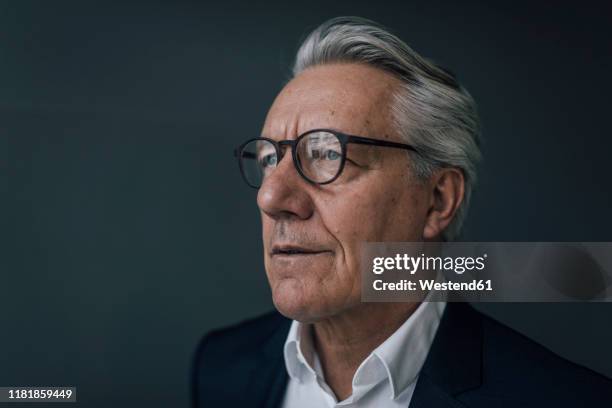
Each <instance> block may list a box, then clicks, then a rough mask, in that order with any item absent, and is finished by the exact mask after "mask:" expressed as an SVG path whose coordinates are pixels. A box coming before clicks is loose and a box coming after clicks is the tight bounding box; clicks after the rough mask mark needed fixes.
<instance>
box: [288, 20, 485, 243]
mask: <svg viewBox="0 0 612 408" xmlns="http://www.w3.org/2000/svg"><path fill="white" fill-rule="evenodd" d="M335 62H356V63H363V64H368V65H370V66H374V67H376V68H380V69H383V70H385V71H388V72H390V73H392V74H394V75H395V76H396V77H398V78H399V79H400V80H401V82H402V85H401V89H399V90H398V92H396V94H395V95H394V96H395V98H394V103H393V106H392V107H391V109H392V115H393V118H394V122H395V126H396V128H397V130H398V132H399V134H400V135H401V136H402V138H403V139H404V140H406V141H407V142H409V143H411V144H413V145H414V146H415V147H416V148H417V150H418V152H419V153H418V154H412V156H411V157H412V159H413V160H411V163H412V168H413V171H414V173H415V175H416V176H417V178H418V179H419V180H426V179H428V178H429V177H431V175H432V174H433V172H434V171H435V170H436V169H438V168H441V167H454V168H458V169H460V170H461V171H462V172H463V176H464V178H465V195H464V199H463V202H462V203H461V205H460V207H459V208H458V210H457V213H456V214H455V217H454V219H453V220H452V222H451V224H449V226H448V228H446V230H445V231H444V232H443V233H442V238H443V239H445V240H447V241H450V240H453V239H455V238H456V237H457V236H458V234H459V232H460V231H461V226H462V224H463V221H464V219H465V216H466V213H467V208H468V206H469V202H470V198H471V195H472V189H473V187H474V185H475V184H476V165H477V163H478V161H479V160H480V157H481V154H480V147H479V145H480V141H479V140H480V121H479V119H478V114H477V112H476V103H475V102H474V100H473V99H472V97H471V96H470V94H469V93H468V92H467V91H466V90H465V88H463V87H462V86H461V85H460V84H459V83H458V82H457V80H456V79H455V77H454V76H453V74H452V73H450V72H449V71H447V70H445V69H443V68H441V67H439V66H437V65H436V64H434V63H433V62H431V61H429V60H427V59H425V58H423V57H422V56H420V55H419V54H417V53H416V52H415V51H414V50H412V49H411V48H410V47H409V46H408V45H406V44H405V43H404V42H403V41H402V40H400V39H399V38H398V37H396V36H395V35H393V34H391V33H390V32H389V31H387V30H386V29H385V28H383V27H382V26H380V25H378V24H377V23H374V22H372V21H369V20H366V19H363V18H359V17H337V18H333V19H331V20H328V21H326V22H325V23H323V24H322V25H320V26H319V27H318V28H316V29H315V30H314V31H313V32H311V33H310V34H309V35H308V37H307V38H306V39H305V40H304V42H303V43H302V45H301V46H300V48H299V50H298V52H297V55H296V59H295V65H294V67H293V75H294V76H295V75H298V74H299V73H300V72H302V71H303V70H305V69H307V68H309V67H312V66H315V65H320V64H326V63H335Z"/></svg>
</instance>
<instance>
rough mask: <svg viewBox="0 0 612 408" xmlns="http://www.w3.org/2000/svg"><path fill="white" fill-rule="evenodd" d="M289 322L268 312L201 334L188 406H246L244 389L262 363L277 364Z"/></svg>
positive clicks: (260, 372) (276, 314) (258, 374)
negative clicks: (189, 404)
mask: <svg viewBox="0 0 612 408" xmlns="http://www.w3.org/2000/svg"><path fill="white" fill-rule="evenodd" d="M290 322H291V320H289V319H287V318H285V317H284V316H282V315H281V314H280V313H278V312H276V311H272V312H269V313H266V314H264V315H261V316H257V317H255V318H251V319H248V320H244V321H242V322H240V323H238V324H234V325H232V326H228V327H225V328H221V329H216V330H213V331H211V332H209V333H207V334H206V335H204V336H203V337H202V339H201V340H200V341H199V343H198V345H197V347H196V350H195V353H194V356H193V359H192V366H191V395H192V398H191V400H192V406H193V407H200V406H248V403H247V402H245V401H243V400H244V399H245V398H247V395H246V394H248V393H246V391H245V390H247V389H249V384H251V383H252V381H253V379H254V378H256V377H257V376H260V375H262V372H263V371H262V370H264V371H265V368H266V367H262V365H261V364H262V362H265V364H272V362H274V361H280V357H281V353H282V345H283V342H284V339H285V338H286V336H287V333H288V331H289V325H290Z"/></svg>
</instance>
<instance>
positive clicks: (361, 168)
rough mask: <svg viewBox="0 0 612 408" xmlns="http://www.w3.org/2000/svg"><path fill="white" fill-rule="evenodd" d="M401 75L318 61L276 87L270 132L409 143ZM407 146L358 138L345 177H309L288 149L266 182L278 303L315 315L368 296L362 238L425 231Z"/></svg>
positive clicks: (269, 263) (424, 204)
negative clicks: (398, 110) (397, 118)
mask: <svg viewBox="0 0 612 408" xmlns="http://www.w3.org/2000/svg"><path fill="white" fill-rule="evenodd" d="M398 85H399V81H398V80H397V79H396V78H394V77H393V76H392V75H390V74H388V73H386V72H384V71H382V70H378V69H376V68H372V67H368V66H365V65H359V64H329V65H321V66H317V67H313V68H309V69H307V70H305V71H304V72H302V73H301V74H299V75H298V76H297V77H296V78H294V79H293V80H292V81H291V82H290V83H289V84H288V85H287V86H285V88H284V89H283V90H282V91H281V92H280V94H279V95H278V96H277V98H276V100H275V101H274V104H273V105H272V107H271V109H270V111H269V113H268V116H267V118H266V121H265V124H264V128H263V132H262V135H263V136H265V137H269V138H271V139H275V140H284V139H295V138H297V137H298V136H299V135H300V134H302V133H304V132H306V131H308V130H311V129H315V128H327V129H335V130H338V131H340V132H343V133H347V134H353V135H360V136H366V137H372V138H376V139H383V140H392V141H398V142H401V141H402V140H401V139H400V138H399V136H398V135H397V132H396V131H395V130H394V128H393V121H392V117H391V111H390V106H391V105H390V103H391V101H392V99H391V98H392V92H393V91H394V90H396V89H397V86H398ZM409 160H410V159H409V157H408V154H407V153H406V151H404V150H401V149H393V148H385V147H372V146H364V145H356V144H349V145H348V153H347V162H346V166H345V168H344V170H343V172H342V174H341V176H340V177H339V178H338V179H337V180H335V181H334V182H332V183H331V184H327V185H315V184H310V183H308V182H307V181H306V180H304V179H302V178H301V177H300V175H299V174H298V172H297V171H296V169H295V167H294V165H293V162H292V158H291V154H285V155H284V156H283V158H282V160H281V161H280V162H279V163H278V166H277V167H276V168H275V169H274V170H273V171H272V172H271V173H270V175H269V176H268V177H267V178H266V179H265V181H264V182H263V184H262V186H261V188H260V190H259V193H258V196H257V204H258V206H259V208H260V210H261V219H262V227H263V244H264V245H263V246H264V258H265V266H266V273H267V276H268V280H269V282H270V286H271V289H272V296H273V300H274V304H275V306H276V307H277V309H278V310H279V311H280V312H281V313H282V314H284V315H285V316H288V317H290V318H293V319H296V320H299V321H303V322H312V321H316V320H320V319H323V318H326V317H330V316H333V315H336V314H338V313H340V312H342V311H345V310H347V309H350V308H353V307H355V306H357V305H358V304H359V303H360V293H361V292H360V284H361V279H360V273H361V272H360V257H361V253H360V251H361V245H362V244H363V243H364V242H375V241H418V240H421V239H422V236H423V228H424V224H425V219H426V215H427V211H428V208H429V202H428V201H429V198H428V195H427V194H426V191H425V189H426V187H425V186H424V185H423V184H421V183H418V182H416V181H415V179H414V177H413V175H412V174H411V170H410V166H409Z"/></svg>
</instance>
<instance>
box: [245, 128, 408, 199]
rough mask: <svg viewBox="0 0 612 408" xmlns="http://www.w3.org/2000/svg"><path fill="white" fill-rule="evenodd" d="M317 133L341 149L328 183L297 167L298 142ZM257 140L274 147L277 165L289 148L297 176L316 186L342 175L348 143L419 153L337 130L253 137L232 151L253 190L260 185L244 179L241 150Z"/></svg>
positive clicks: (403, 145)
mask: <svg viewBox="0 0 612 408" xmlns="http://www.w3.org/2000/svg"><path fill="white" fill-rule="evenodd" d="M318 132H326V133H331V134H333V135H334V136H336V137H337V138H338V141H339V142H340V148H341V153H342V155H341V161H340V167H338V172H337V173H336V175H335V176H334V177H333V178H331V179H330V180H328V181H324V182H317V181H313V180H311V179H310V178H308V176H306V175H305V174H304V172H303V171H302V169H301V166H300V165H299V160H298V157H297V147H296V146H297V145H298V143H299V142H300V140H302V139H303V138H305V137H306V136H308V135H310V134H313V133H318ZM257 140H264V141H267V142H270V143H271V144H272V145H273V146H274V150H275V151H276V156H277V157H278V162H277V163H280V161H281V160H282V159H283V157H284V154H283V149H282V147H283V146H289V147H290V148H291V159H292V160H293V166H294V167H295V169H296V170H297V172H298V174H299V175H300V176H301V177H302V178H303V179H304V180H306V181H307V182H309V183H311V184H318V185H325V184H329V183H332V182H333V181H335V180H336V179H337V178H338V177H340V175H341V174H342V171H343V170H344V165H345V163H346V152H347V145H348V144H349V143H354V144H361V145H369V146H382V147H392V148H396V149H404V150H410V151H413V152H415V153H417V154H419V151H418V150H417V149H416V148H415V147H414V146H412V145H409V144H406V143H398V142H391V141H387V140H380V139H372V138H369V137H363V136H355V135H348V134H346V133H342V132H338V131H337V130H333V129H311V130H309V131H307V132H304V133H302V134H301V135H299V136H298V137H297V138H296V139H294V140H279V141H276V140H273V139H270V138H267V137H254V138H252V139H249V140H247V141H246V142H244V143H242V144H241V145H240V146H238V147H237V148H236V149H234V156H235V157H236V158H237V159H238V166H239V167H240V174H241V175H242V178H243V179H244V181H245V182H246V183H247V185H249V186H250V187H252V188H255V189H259V188H260V187H261V185H259V186H255V185H253V184H251V183H249V180H248V178H247V177H246V175H245V173H244V169H243V166H242V157H243V150H244V148H245V147H246V146H247V145H248V144H249V143H252V142H254V141H257Z"/></svg>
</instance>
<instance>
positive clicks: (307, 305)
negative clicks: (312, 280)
mask: <svg viewBox="0 0 612 408" xmlns="http://www.w3.org/2000/svg"><path fill="white" fill-rule="evenodd" d="M272 301H273V302H274V306H275V307H276V309H277V310H278V311H279V313H280V314H282V315H283V316H285V317H287V318H289V319H293V320H297V321H299V322H302V323H311V322H313V321H316V320H318V319H320V314H321V310H318V309H320V308H321V302H320V301H319V302H318V301H317V300H316V299H314V298H313V297H312V296H308V294H306V293H304V288H303V287H302V286H301V285H300V283H299V282H296V281H294V280H292V279H291V280H290V279H285V280H283V282H280V283H279V284H278V285H276V287H275V288H273V289H272Z"/></svg>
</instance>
